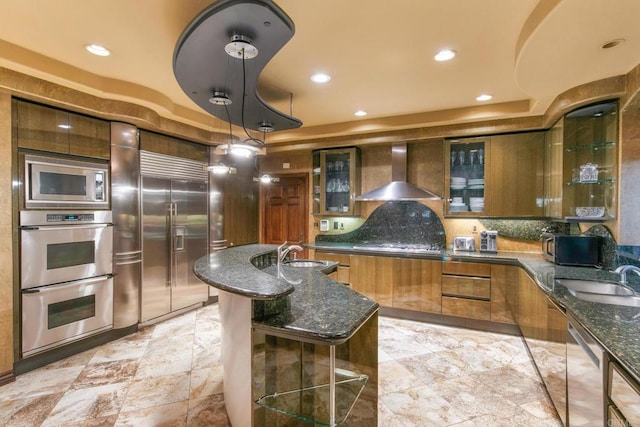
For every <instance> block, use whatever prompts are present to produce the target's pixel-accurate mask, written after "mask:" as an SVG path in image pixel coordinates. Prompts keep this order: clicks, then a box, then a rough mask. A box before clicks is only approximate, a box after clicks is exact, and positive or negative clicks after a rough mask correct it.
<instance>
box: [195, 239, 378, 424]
mask: <svg viewBox="0 0 640 427" xmlns="http://www.w3.org/2000/svg"><path fill="white" fill-rule="evenodd" d="M276 251H277V246H275V245H246V246H238V247H233V248H229V249H224V250H221V251H216V252H214V253H212V254H210V255H208V256H206V257H203V258H201V259H200V260H198V261H197V262H196V264H195V266H194V272H195V274H196V276H198V277H199V278H200V279H201V280H203V281H204V282H205V283H207V284H209V285H211V286H213V287H216V288H217V289H219V290H220V293H219V303H220V316H221V324H222V328H223V331H222V362H223V367H224V377H223V378H224V395H225V407H226V409H227V412H228V414H229V418H230V420H231V422H232V424H233V425H234V426H235V425H239V426H263V425H280V424H285V423H286V425H297V424H296V423H297V422H299V423H300V424H301V425H302V424H303V423H305V422H309V421H313V422H317V423H323V424H325V425H332V424H333V425H335V424H338V423H341V424H344V425H356V424H357V425H376V424H377V412H378V411H377V399H378V387H377V382H378V378H377V376H378V373H377V369H378V367H377V366H378V360H377V346H378V331H377V321H378V317H377V316H378V304H377V303H376V302H375V301H372V300H371V299H369V298H367V297H365V296H363V295H361V294H359V293H357V292H354V291H352V290H351V289H350V288H349V287H347V286H344V285H342V284H340V283H337V282H335V281H333V280H332V279H330V278H329V277H327V276H326V274H324V272H329V271H330V270H331V269H335V267H336V265H335V264H331V263H325V264H321V265H320V266H318V267H304V268H301V267H290V266H287V265H286V264H284V265H282V266H281V267H280V271H279V274H278V268H277V267H276V264H277V255H276V253H277V252H276ZM292 423H293V424H292Z"/></svg>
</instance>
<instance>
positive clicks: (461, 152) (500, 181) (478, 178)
mask: <svg viewBox="0 0 640 427" xmlns="http://www.w3.org/2000/svg"><path fill="white" fill-rule="evenodd" d="M544 144H545V133H544V132H526V133H518V134H506V135H492V136H486V137H481V138H464V139H455V140H454V139H451V140H447V141H446V147H445V162H446V163H447V168H446V170H445V194H446V195H447V196H446V197H445V215H446V216H464V217H469V216H482V217H542V216H543V215H544V196H545V194H544V155H545V145H544Z"/></svg>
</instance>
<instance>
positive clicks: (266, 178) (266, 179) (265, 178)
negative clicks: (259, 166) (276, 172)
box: [253, 173, 280, 184]
mask: <svg viewBox="0 0 640 427" xmlns="http://www.w3.org/2000/svg"><path fill="white" fill-rule="evenodd" d="M253 180H254V181H256V182H259V183H261V184H271V183H272V182H279V181H280V178H278V177H275V176H271V175H269V174H268V173H263V174H262V175H260V177H259V178H256V177H255V176H254V177H253Z"/></svg>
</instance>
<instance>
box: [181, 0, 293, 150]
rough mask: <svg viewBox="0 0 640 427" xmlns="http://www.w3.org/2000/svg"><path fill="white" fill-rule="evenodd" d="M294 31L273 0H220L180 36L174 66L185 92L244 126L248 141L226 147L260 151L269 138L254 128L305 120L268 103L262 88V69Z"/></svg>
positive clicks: (274, 128)
mask: <svg viewBox="0 0 640 427" xmlns="http://www.w3.org/2000/svg"><path fill="white" fill-rule="evenodd" d="M294 33H295V26H294V24H293V21H292V20H291V18H289V16H287V14H286V13H285V12H284V11H283V10H282V9H280V7H279V6H278V5H277V4H276V3H275V2H274V1H273V0H217V1H215V2H212V3H211V4H210V5H209V6H208V7H206V8H205V9H203V10H202V11H201V12H200V13H199V14H198V16H196V17H195V18H194V19H193V21H192V22H191V23H189V25H188V26H187V27H186V28H185V30H184V31H183V33H182V35H181V36H180V38H179V39H178V43H177V44H176V48H175V51H174V56H173V71H174V75H175V77H176V80H177V82H178V84H179V85H180V87H181V88H182V90H183V91H184V93H185V94H186V95H187V96H188V97H189V98H190V99H191V100H192V101H193V102H195V103H196V104H197V105H198V106H200V107H201V108H202V109H204V110H205V111H207V112H208V113H210V114H211V115H213V116H215V117H217V118H219V119H221V120H226V121H229V122H230V123H231V124H233V125H235V126H242V129H243V130H244V133H245V134H246V138H245V139H244V140H243V141H242V142H239V143H236V142H234V141H229V143H228V144H225V145H227V147H226V150H225V151H228V152H231V147H230V145H234V146H235V145H240V146H241V148H238V149H237V150H235V149H234V151H244V152H245V153H246V152H247V151H249V152H250V153H252V154H255V153H256V152H258V153H259V152H261V151H262V149H263V146H264V139H260V138H259V137H256V136H251V135H250V134H249V131H251V132H260V133H262V134H263V136H264V135H266V133H268V132H269V131H279V130H287V129H295V128H298V127H300V126H301V125H302V122H301V121H300V120H298V119H296V118H295V117H293V116H291V115H288V114H285V113H283V112H280V111H278V110H276V109H274V108H273V107H271V106H269V105H267V104H266V103H265V102H264V101H263V99H262V98H261V97H260V96H259V95H258V92H257V85H258V77H259V74H260V72H262V70H263V69H264V68H265V67H266V65H267V63H268V62H269V61H270V60H271V59H272V58H273V57H274V56H275V55H276V53H277V52H278V51H279V50H280V49H282V47H283V46H284V45H285V44H286V43H287V42H288V41H289V40H291V38H292V37H293V35H294ZM247 61H251V66H250V67H249V66H248V65H247ZM242 147H244V148H242ZM234 148H235V147H234Z"/></svg>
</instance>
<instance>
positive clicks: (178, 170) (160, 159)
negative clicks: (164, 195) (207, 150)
mask: <svg viewBox="0 0 640 427" xmlns="http://www.w3.org/2000/svg"><path fill="white" fill-rule="evenodd" d="M140 173H141V174H142V175H144V176H155V177H159V178H167V179H188V180H198V181H208V179H209V172H208V170H207V163H206V162H199V161H196V160H190V159H184V158H182V157H174V156H167V155H166V154H158V153H153V152H150V151H140Z"/></svg>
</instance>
